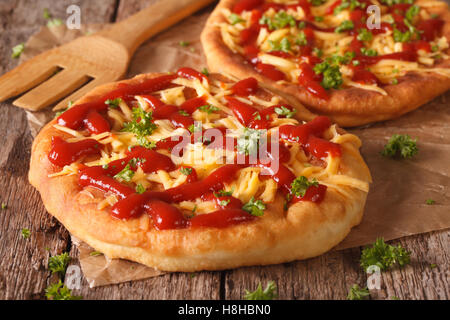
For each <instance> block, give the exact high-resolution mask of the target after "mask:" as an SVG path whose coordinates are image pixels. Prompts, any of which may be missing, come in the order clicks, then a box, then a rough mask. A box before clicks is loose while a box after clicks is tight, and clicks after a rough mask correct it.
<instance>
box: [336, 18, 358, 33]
mask: <svg viewBox="0 0 450 320" xmlns="http://www.w3.org/2000/svg"><path fill="white" fill-rule="evenodd" d="M354 27H355V25H354V24H353V21H351V20H345V21H342V22H341V24H340V25H339V26H337V27H336V29H334V32H336V33H341V32H344V31H348V30H352V29H353V28H354Z"/></svg>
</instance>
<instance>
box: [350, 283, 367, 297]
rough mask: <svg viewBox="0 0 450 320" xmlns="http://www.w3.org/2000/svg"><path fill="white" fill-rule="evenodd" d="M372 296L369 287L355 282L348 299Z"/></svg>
mask: <svg viewBox="0 0 450 320" xmlns="http://www.w3.org/2000/svg"><path fill="white" fill-rule="evenodd" d="M369 296H370V292H369V289H367V288H360V287H359V285H357V284H354V285H353V286H352V287H351V288H350V291H349V292H348V295H347V300H365V299H367V298H368V297H369Z"/></svg>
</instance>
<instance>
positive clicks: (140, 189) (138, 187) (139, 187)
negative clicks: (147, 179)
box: [136, 183, 145, 194]
mask: <svg viewBox="0 0 450 320" xmlns="http://www.w3.org/2000/svg"><path fill="white" fill-rule="evenodd" d="M136 192H137V193H139V194H143V193H144V192H145V187H144V186H143V185H142V184H140V183H138V184H137V185H136Z"/></svg>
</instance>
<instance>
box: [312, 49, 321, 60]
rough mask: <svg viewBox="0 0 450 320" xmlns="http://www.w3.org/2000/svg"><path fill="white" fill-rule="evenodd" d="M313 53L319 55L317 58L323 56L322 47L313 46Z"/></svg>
mask: <svg viewBox="0 0 450 320" xmlns="http://www.w3.org/2000/svg"><path fill="white" fill-rule="evenodd" d="M313 53H314V54H315V55H316V56H317V57H319V58H321V57H322V56H323V51H322V49H319V48H317V47H315V48H314V49H313Z"/></svg>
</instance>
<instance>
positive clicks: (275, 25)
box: [259, 10, 297, 30]
mask: <svg viewBox="0 0 450 320" xmlns="http://www.w3.org/2000/svg"><path fill="white" fill-rule="evenodd" d="M259 24H266V25H267V26H268V27H269V30H275V29H282V28H284V27H295V26H296V24H297V23H296V21H295V18H294V17H293V16H291V15H289V14H287V13H286V11H284V10H281V11H279V12H277V13H276V14H275V15H274V17H273V18H270V17H267V16H263V17H262V18H261V19H259Z"/></svg>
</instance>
